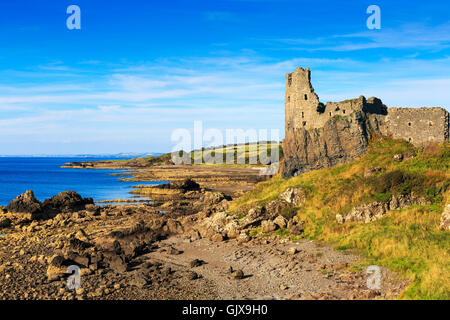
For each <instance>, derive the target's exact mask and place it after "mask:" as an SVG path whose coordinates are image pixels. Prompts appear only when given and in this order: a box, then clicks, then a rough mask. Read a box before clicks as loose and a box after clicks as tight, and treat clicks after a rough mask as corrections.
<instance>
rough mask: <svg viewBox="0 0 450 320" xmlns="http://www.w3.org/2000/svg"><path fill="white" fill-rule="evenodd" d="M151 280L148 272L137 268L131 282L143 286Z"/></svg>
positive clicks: (136, 285) (139, 286)
mask: <svg viewBox="0 0 450 320" xmlns="http://www.w3.org/2000/svg"><path fill="white" fill-rule="evenodd" d="M149 281H150V279H149V277H148V275H147V274H145V273H144V272H142V271H140V270H136V271H135V272H134V273H133V276H132V278H131V281H130V284H131V285H133V286H135V287H138V288H143V287H145V286H146V285H147V284H148V283H149Z"/></svg>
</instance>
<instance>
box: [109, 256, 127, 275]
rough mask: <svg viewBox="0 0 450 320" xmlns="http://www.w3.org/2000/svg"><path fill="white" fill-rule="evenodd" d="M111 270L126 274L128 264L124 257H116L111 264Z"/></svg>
mask: <svg viewBox="0 0 450 320" xmlns="http://www.w3.org/2000/svg"><path fill="white" fill-rule="evenodd" d="M109 268H110V269H112V270H113V271H115V272H116V273H125V272H126V271H127V270H128V264H127V263H126V261H125V259H124V257H122V256H120V255H115V256H113V257H112V259H111V261H110V263H109Z"/></svg>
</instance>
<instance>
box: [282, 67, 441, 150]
mask: <svg viewBox="0 0 450 320" xmlns="http://www.w3.org/2000/svg"><path fill="white" fill-rule="evenodd" d="M355 111H360V112H364V113H366V114H367V115H370V116H371V117H372V119H374V120H375V123H376V125H377V126H378V128H377V129H379V130H380V131H381V133H382V134H385V135H389V136H392V137H393V138H396V139H406V140H408V141H410V142H411V143H413V144H415V145H421V144H423V143H427V142H430V141H432V142H438V143H442V142H444V141H448V139H449V113H448V112H447V111H446V110H445V109H443V108H439V107H435V108H387V107H386V106H385V105H383V103H382V102H381V100H380V99H378V98H374V97H373V98H369V99H367V100H366V98H365V97H363V96H360V97H359V98H357V99H350V100H345V101H342V102H327V103H326V105H325V104H323V103H321V102H320V101H319V97H318V95H317V94H316V93H315V92H314V88H313V87H312V85H311V71H310V69H309V68H307V69H303V68H297V70H296V71H295V72H292V73H289V74H287V75H286V95H285V130H286V135H287V134H289V132H291V130H295V129H298V128H304V129H306V130H311V129H317V128H322V127H323V126H324V125H325V123H326V122H327V121H328V120H330V119H331V118H333V117H335V116H341V117H345V116H348V115H351V114H352V113H354V112H355Z"/></svg>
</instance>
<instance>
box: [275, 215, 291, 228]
mask: <svg viewBox="0 0 450 320" xmlns="http://www.w3.org/2000/svg"><path fill="white" fill-rule="evenodd" d="M273 223H275V224H276V225H277V226H278V227H279V228H286V226H287V223H288V221H287V220H286V218H285V217H283V216H278V217H276V218H275V220H273Z"/></svg>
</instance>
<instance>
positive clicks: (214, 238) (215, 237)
mask: <svg viewBox="0 0 450 320" xmlns="http://www.w3.org/2000/svg"><path fill="white" fill-rule="evenodd" d="M211 240H212V241H215V242H222V241H223V240H224V238H223V235H222V234H220V233H216V234H215V235H213V236H212V237H211Z"/></svg>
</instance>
